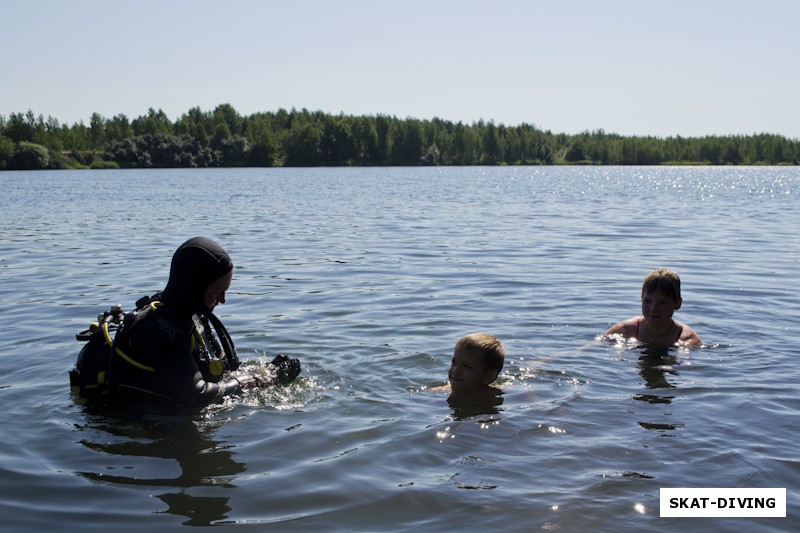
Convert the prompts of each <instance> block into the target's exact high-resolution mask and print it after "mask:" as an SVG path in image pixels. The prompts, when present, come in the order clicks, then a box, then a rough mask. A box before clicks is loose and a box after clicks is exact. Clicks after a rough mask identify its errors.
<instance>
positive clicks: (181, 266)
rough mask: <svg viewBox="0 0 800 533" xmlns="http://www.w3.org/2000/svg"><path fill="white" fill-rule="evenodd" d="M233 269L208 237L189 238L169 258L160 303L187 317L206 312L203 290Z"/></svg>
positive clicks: (224, 255)
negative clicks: (170, 263)
mask: <svg viewBox="0 0 800 533" xmlns="http://www.w3.org/2000/svg"><path fill="white" fill-rule="evenodd" d="M232 269H233V262H232V261H231V258H230V256H228V252H226V251H225V250H224V249H223V248H222V246H220V245H219V244H217V243H216V242H215V241H214V240H212V239H209V238H208V237H193V238H191V239H189V240H188V241H186V242H185V243H183V244H181V245H180V247H179V248H178V249H177V250H176V251H175V254H174V255H173V256H172V266H171V267H170V271H169V281H168V282H167V287H166V288H165V289H164V292H163V293H162V295H161V299H162V300H163V301H164V302H165V303H167V304H169V305H170V306H173V307H175V308H178V309H181V310H183V311H186V312H189V313H200V312H206V311H208V307H207V306H206V304H205V301H204V300H203V294H204V293H205V290H206V288H208V286H209V285H211V284H212V283H213V282H214V281H216V280H217V279H219V278H220V277H222V276H224V275H225V274H227V273H228V272H230V271H231V270H232Z"/></svg>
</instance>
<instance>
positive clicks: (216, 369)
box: [69, 293, 240, 400]
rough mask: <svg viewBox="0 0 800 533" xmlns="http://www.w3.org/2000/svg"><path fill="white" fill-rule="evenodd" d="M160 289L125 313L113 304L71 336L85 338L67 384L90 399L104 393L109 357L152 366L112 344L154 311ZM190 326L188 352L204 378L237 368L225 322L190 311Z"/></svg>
mask: <svg viewBox="0 0 800 533" xmlns="http://www.w3.org/2000/svg"><path fill="white" fill-rule="evenodd" d="M159 296H160V293H157V294H155V295H153V296H145V297H143V298H140V299H139V300H138V301H137V302H136V310H135V311H131V312H129V313H127V314H126V313H125V312H124V311H123V310H122V307H121V306H119V305H115V306H113V307H111V309H109V310H108V311H106V312H104V313H101V314H100V315H98V317H97V322H92V323H91V324H90V325H89V328H88V329H85V330H83V331H81V332H79V333H77V334H76V336H75V338H76V339H77V340H79V341H83V342H86V345H85V346H84V347H83V348H82V349H81V351H80V353H79V354H78V358H77V361H76V362H75V367H74V368H73V369H72V370H70V372H69V380H70V388H71V390H72V392H73V393H74V394H76V395H78V396H80V397H81V398H84V399H87V400H93V399H98V398H103V397H104V396H106V395H107V394H108V383H107V373H108V368H109V365H110V361H111V357H112V356H118V357H121V358H122V359H124V360H125V361H126V362H127V363H129V364H132V365H134V366H136V367H138V368H140V369H142V370H145V371H149V372H155V369H154V368H152V367H150V366H147V365H144V364H142V363H140V362H139V361H136V360H135V359H134V358H132V357H131V356H129V355H128V354H126V353H125V352H124V351H122V350H121V349H120V348H118V347H117V346H116V343H115V340H116V338H117V336H119V335H120V334H121V332H122V331H125V332H126V333H129V332H130V331H132V330H133V328H135V327H136V324H138V323H139V322H140V321H141V320H142V319H143V318H144V317H145V316H146V314H147V313H151V312H158V308H159V307H160V306H161V302H160V301H159V300H158V297H159ZM192 320H193V322H194V330H193V332H192V336H191V339H190V342H191V350H192V355H193V356H194V358H195V361H196V362H197V366H198V368H199V369H200V372H201V373H202V375H203V379H205V380H206V381H213V382H219V381H220V380H221V379H222V377H223V374H224V373H225V371H231V370H236V369H237V368H239V365H240V362H239V357H238V356H237V354H236V348H235V347H234V345H233V340H232V339H231V337H230V335H229V334H228V331H227V330H226V329H225V326H224V325H223V324H222V322H221V321H220V320H219V318H217V317H216V315H214V314H213V313H206V314H202V315H194V316H193V317H192Z"/></svg>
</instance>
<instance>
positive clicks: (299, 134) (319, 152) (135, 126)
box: [0, 104, 800, 170]
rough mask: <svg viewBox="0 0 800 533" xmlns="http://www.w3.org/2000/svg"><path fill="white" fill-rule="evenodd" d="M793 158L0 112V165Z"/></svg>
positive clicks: (520, 132) (503, 134)
mask: <svg viewBox="0 0 800 533" xmlns="http://www.w3.org/2000/svg"><path fill="white" fill-rule="evenodd" d="M554 164H575V165H578V164H587V165H663V164H701V165H783V164H785V165H798V164H800V140H798V139H789V138H786V137H783V136H780V135H774V134H767V133H761V134H753V135H729V136H705V137H680V136H675V137H667V138H659V137H653V136H644V137H642V136H627V137H626V136H622V135H617V134H611V133H606V132H605V131H603V130H597V131H585V132H583V133H579V134H575V135H569V134H564V133H553V132H551V131H545V130H542V129H540V128H537V127H536V126H534V125H530V124H520V125H517V126H506V125H503V124H495V123H494V122H493V121H488V122H487V121H483V120H480V121H477V122H474V123H472V124H463V123H462V122H457V123H454V122H451V121H447V120H442V119H439V118H434V119H431V120H420V119H415V118H405V119H399V118H397V117H393V116H386V115H376V116H350V115H344V114H339V115H332V114H328V113H323V112H321V111H313V112H312V111H308V110H307V109H301V110H299V111H298V110H295V109H292V110H290V111H287V110H285V109H279V110H278V111H275V112H261V113H255V114H252V115H249V116H242V115H240V114H239V113H238V112H237V111H236V110H235V109H234V108H233V107H232V106H231V105H230V104H222V105H219V106H217V107H216V108H215V109H214V110H213V111H203V110H201V109H200V108H198V107H194V108H191V109H189V111H187V112H186V113H184V114H183V115H182V116H180V117H179V118H178V119H177V120H175V121H172V120H170V119H169V118H168V117H167V115H166V114H165V113H164V112H163V111H162V110H161V109H159V110H158V111H156V110H155V109H153V108H150V109H149V110H148V112H147V114H145V115H142V116H139V117H136V118H134V119H133V120H129V119H128V117H126V116H125V115H123V114H119V115H116V116H114V117H111V118H105V117H103V116H101V115H100V114H98V113H93V114H92V116H91V118H90V119H89V124H88V125H86V124H84V123H83V121H80V122H78V123H75V124H73V125H71V126H70V125H67V124H60V123H59V122H58V120H57V119H55V118H53V117H47V119H45V118H44V117H43V116H42V115H38V116H36V115H35V114H34V113H33V112H32V111H30V110H28V111H27V112H26V113H11V114H10V115H9V116H8V117H5V116H3V115H0V170H2V169H8V170H14V169H58V168H176V167H177V168H190V167H241V166H249V167H281V166H298V167H307V166H416V165H554Z"/></svg>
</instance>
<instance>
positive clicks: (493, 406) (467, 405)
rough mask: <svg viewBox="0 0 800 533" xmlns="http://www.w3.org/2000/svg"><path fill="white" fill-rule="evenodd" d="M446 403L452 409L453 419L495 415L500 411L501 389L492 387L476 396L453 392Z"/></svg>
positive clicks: (501, 402)
mask: <svg viewBox="0 0 800 533" xmlns="http://www.w3.org/2000/svg"><path fill="white" fill-rule="evenodd" d="M447 405H449V406H450V408H451V409H452V410H453V418H454V419H455V420H464V419H466V418H472V417H476V416H485V415H497V414H500V412H501V411H502V408H501V406H502V405H503V391H502V390H500V389H497V388H494V387H492V388H491V390H489V391H487V393H486V394H481V395H477V396H475V395H469V394H468V395H459V394H456V393H453V394H450V396H449V397H448V398H447Z"/></svg>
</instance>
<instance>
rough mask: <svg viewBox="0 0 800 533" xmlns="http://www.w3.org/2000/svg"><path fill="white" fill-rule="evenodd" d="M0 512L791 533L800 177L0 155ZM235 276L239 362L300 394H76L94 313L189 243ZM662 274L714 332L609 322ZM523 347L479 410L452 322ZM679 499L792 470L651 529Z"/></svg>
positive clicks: (188, 520)
mask: <svg viewBox="0 0 800 533" xmlns="http://www.w3.org/2000/svg"><path fill="white" fill-rule="evenodd" d="M0 186H1V187H2V191H3V193H2V195H0V295H1V296H2V297H1V298H0V375H2V378H0V402H2V404H1V405H2V412H0V423H2V427H3V438H2V440H0V517H2V518H0V520H2V522H0V529H3V530H15V531H16V530H23V529H35V530H77V529H82V530H83V529H86V530H90V529H98V530H100V529H102V530H107V529H109V528H114V530H116V531H140V530H142V529H143V528H156V529H155V530H157V531H169V530H177V529H180V528H182V527H185V526H187V525H189V526H192V525H194V526H208V525H217V526H224V527H231V528H232V527H241V526H252V527H250V528H249V529H251V530H258V531H321V530H325V531H329V530H330V531H409V530H417V531H454V530H458V529H461V530H474V531H478V530H480V531H486V530H490V529H491V530H495V531H538V530H544V531H642V530H660V531H705V530H708V529H711V530H718V531H719V530H725V531H742V532H745V531H746V532H750V531H754V530H758V531H798V530H800V518H799V517H798V509H800V507H798V505H800V493H799V492H798V491H800V454H799V453H798V448H797V441H798V437H799V436H800V432H799V431H798V420H800V418H797V416H798V414H800V388H798V385H797V384H798V382H800V363H798V357H800V281H799V280H798V272H800V169H798V168H707V167H698V168H680V167H668V168H650V167H624V168H622V167H599V168H598V167H592V168H584V167H548V168H539V167H513V168H510V167H509V168H496V167H478V168H372V169H209V170H120V171H74V172H73V171H56V172H3V173H0ZM194 235H208V236H210V237H213V238H215V239H216V240H218V241H219V242H220V243H221V244H222V245H223V246H224V247H225V248H226V249H227V250H228V252H229V253H230V255H231V257H232V258H233V260H234V263H235V264H236V270H235V277H234V281H233V285H232V287H231V290H230V291H229V293H228V303H227V304H226V305H224V306H220V307H219V308H218V310H217V314H218V315H219V316H220V317H221V318H222V320H223V321H224V322H225V324H226V325H227V327H228V330H229V331H230V332H231V334H232V336H233V338H234V341H235V342H236V345H237V348H238V351H239V354H240V357H241V358H242V359H243V360H248V361H251V362H252V364H258V363H261V362H265V361H267V360H269V359H271V358H272V356H274V355H275V354H276V353H285V354H288V355H290V356H293V357H298V358H300V360H301V361H302V364H303V374H302V378H301V379H300V380H298V381H297V382H296V383H294V384H293V385H292V386H290V387H286V388H279V389H274V390H269V391H258V392H250V393H248V395H246V396H245V397H243V398H241V400H240V401H238V402H236V403H232V404H226V405H224V406H217V407H215V408H212V409H209V410H208V411H206V412H204V413H202V415H199V416H197V417H188V418H187V417H156V416H152V417H143V418H141V419H121V418H114V417H109V416H103V415H99V414H97V413H95V412H92V411H88V410H86V409H85V408H84V407H83V406H82V405H80V403H78V402H77V401H75V398H74V397H73V396H71V394H70V391H69V386H68V376H67V372H68V370H69V369H70V368H71V367H72V365H73V363H74V360H75V356H76V355H77V352H78V351H79V349H80V347H81V344H80V343H78V342H77V341H76V340H75V334H76V333H77V332H78V331H80V330H81V329H84V328H86V327H87V326H88V324H89V323H90V322H91V321H92V320H94V319H96V316H97V314H98V313H100V312H102V311H104V310H106V309H108V308H109V307H110V306H111V305H112V304H116V303H119V304H121V305H122V306H123V307H124V308H125V309H126V310H130V309H131V308H132V307H133V303H134V301H135V300H136V299H138V298H139V297H140V296H142V295H145V294H150V293H153V292H155V291H157V290H159V289H161V288H163V286H164V284H165V282H166V279H167V275H168V270H169V261H170V258H171V255H172V253H173V251H174V250H175V248H176V247H177V246H178V245H179V244H180V243H182V242H183V241H184V240H186V239H187V238H189V237H191V236H194ZM661 266H666V267H670V268H674V269H676V270H677V271H678V272H679V273H680V275H681V278H682V280H683V298H684V305H683V308H682V309H681V310H680V311H678V313H677V314H676V318H677V319H678V320H681V321H683V322H686V323H688V324H690V325H691V326H692V327H693V328H694V329H695V330H696V331H697V332H698V333H699V334H700V336H701V337H702V339H703V341H704V343H705V345H704V346H703V347H701V348H700V349H697V350H686V349H684V350H677V351H672V352H670V353H669V354H667V356H666V357H654V356H646V355H643V353H642V350H641V349H638V348H636V347H635V346H624V345H619V346H618V345H615V344H612V343H608V342H603V341H601V340H597V337H598V335H600V334H601V333H602V332H604V331H605V330H606V328H607V327H608V326H610V325H611V324H613V323H615V322H617V321H619V320H622V319H624V318H628V317H630V316H634V315H637V314H639V310H640V306H639V293H640V289H641V283H642V280H643V278H644V276H645V275H646V274H647V272H648V271H650V270H652V269H654V268H657V267H661ZM476 331H488V332H491V333H494V334H496V335H497V336H498V337H499V338H500V339H501V340H502V341H503V342H504V344H505V345H506V348H507V351H508V354H509V355H508V359H507V362H506V366H505V368H504V370H503V372H502V374H501V382H502V385H503V389H504V395H503V402H502V404H501V405H500V406H498V407H497V408H495V409H477V410H464V409H454V408H451V407H450V406H449V405H448V402H447V395H446V394H443V393H437V392H433V391H431V390H430V388H431V387H433V386H436V385H441V384H444V383H445V382H446V375H447V367H448V364H449V359H450V357H451V355H452V347H453V345H454V344H455V342H456V340H458V338H459V337H461V336H462V335H464V334H467V333H472V332H476ZM662 487H665V488H666V487H676V488H677V487H748V488H766V487H781V488H786V489H787V500H788V501H787V518H761V519H758V518H737V519H734V518H660V517H659V489H660V488H662Z"/></svg>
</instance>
